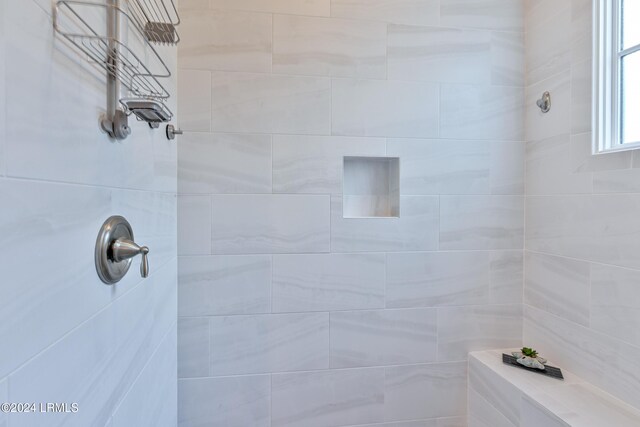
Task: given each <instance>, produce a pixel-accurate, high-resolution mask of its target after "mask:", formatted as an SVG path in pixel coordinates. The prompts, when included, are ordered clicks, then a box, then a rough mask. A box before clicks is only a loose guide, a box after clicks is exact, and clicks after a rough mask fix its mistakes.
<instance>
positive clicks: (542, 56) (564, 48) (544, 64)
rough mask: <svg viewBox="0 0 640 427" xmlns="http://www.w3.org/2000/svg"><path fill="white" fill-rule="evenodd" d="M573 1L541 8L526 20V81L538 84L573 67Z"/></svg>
mask: <svg viewBox="0 0 640 427" xmlns="http://www.w3.org/2000/svg"><path fill="white" fill-rule="evenodd" d="M571 3H572V2H571V1H566V2H560V3H558V2H555V3H549V5H551V6H550V7H538V9H539V10H537V11H535V12H534V13H535V16H530V17H528V18H529V19H527V34H526V44H525V47H526V52H527V55H526V61H527V84H532V83H537V82H539V81H541V80H544V79H546V78H548V77H551V76H553V75H555V74H558V73H559V72H562V71H566V70H568V69H569V67H570V66H571V42H570V41H571Z"/></svg>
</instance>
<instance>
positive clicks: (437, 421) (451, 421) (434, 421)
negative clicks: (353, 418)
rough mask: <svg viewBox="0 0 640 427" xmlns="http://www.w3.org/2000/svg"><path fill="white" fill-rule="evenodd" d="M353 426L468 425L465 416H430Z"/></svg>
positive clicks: (445, 426)
mask: <svg viewBox="0 0 640 427" xmlns="http://www.w3.org/2000/svg"><path fill="white" fill-rule="evenodd" d="M352 427H467V420H466V418H465V417H445V418H430V419H426V420H416V421H398V422H390V423H382V424H380V423H376V424H360V425H358V426H352Z"/></svg>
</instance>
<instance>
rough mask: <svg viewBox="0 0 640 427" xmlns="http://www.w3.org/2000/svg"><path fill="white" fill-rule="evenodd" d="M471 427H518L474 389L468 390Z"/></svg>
mask: <svg viewBox="0 0 640 427" xmlns="http://www.w3.org/2000/svg"><path fill="white" fill-rule="evenodd" d="M467 396H468V404H469V407H468V410H469V414H468V417H469V427H516V425H515V424H513V423H512V422H511V421H509V419H507V418H506V417H505V416H504V415H503V414H502V413H501V412H500V411H498V410H497V409H496V408H495V407H493V405H491V404H490V403H489V402H487V401H486V399H485V398H484V397H482V396H481V395H480V394H479V393H478V392H477V391H475V390H474V389H473V388H471V387H469V388H468V393H467Z"/></svg>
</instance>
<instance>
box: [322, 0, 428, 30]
mask: <svg viewBox="0 0 640 427" xmlns="http://www.w3.org/2000/svg"><path fill="white" fill-rule="evenodd" d="M439 14H440V11H439V1H438V0H331V16H332V17H341V18H353V19H364V20H373V21H383V22H392V23H396V24H407V25H437V24H438V18H439Z"/></svg>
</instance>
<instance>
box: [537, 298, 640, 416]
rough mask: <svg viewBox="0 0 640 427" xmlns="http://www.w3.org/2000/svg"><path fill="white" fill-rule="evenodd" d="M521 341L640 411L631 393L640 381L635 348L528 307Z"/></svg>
mask: <svg viewBox="0 0 640 427" xmlns="http://www.w3.org/2000/svg"><path fill="white" fill-rule="evenodd" d="M524 341H525V342H527V343H531V344H532V345H533V346H535V347H536V348H537V349H539V350H540V351H541V352H542V353H544V354H545V356H547V357H548V358H549V359H550V360H553V361H554V362H555V363H557V364H558V365H559V366H563V365H564V366H571V370H572V372H573V373H575V374H576V375H579V376H580V377H582V378H583V379H584V380H586V381H588V382H589V383H591V384H593V385H595V386H596V387H600V388H602V389H604V390H606V391H607V392H608V393H610V394H612V395H614V396H616V397H617V398H619V399H622V400H624V401H625V402H627V403H629V404H630V405H632V406H635V407H640V397H639V396H638V395H637V394H636V393H634V392H633V391H634V390H635V389H637V384H638V381H640V367H639V366H638V364H637V363H635V360H636V354H637V353H638V351H640V350H639V349H638V347H636V346H633V345H630V344H628V343H625V342H623V341H620V340H619V339H617V338H614V337H611V336H609V335H608V334H603V333H601V332H598V331H595V330H593V329H590V328H585V327H584V326H581V325H578V324H577V323H573V322H570V321H567V320H565V319H562V318H560V317H557V316H555V315H552V314H545V313H544V312H543V311H540V310H538V309H536V308H534V307H531V306H525V311H524ZM576 352H579V353H580V355H581V357H580V358H576V357H575V354H576ZM594 367H597V368H594Z"/></svg>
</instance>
